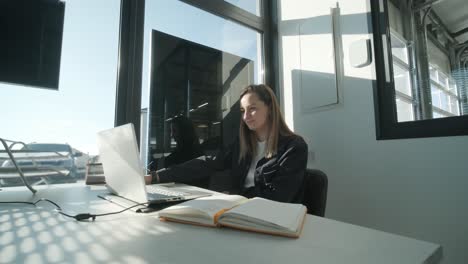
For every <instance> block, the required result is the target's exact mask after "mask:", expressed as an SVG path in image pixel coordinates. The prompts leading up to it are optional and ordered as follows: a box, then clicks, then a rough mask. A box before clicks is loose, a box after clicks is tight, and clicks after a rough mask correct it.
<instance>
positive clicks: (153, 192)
mask: <svg viewBox="0 0 468 264" xmlns="http://www.w3.org/2000/svg"><path fill="white" fill-rule="evenodd" d="M146 192H147V193H148V195H149V197H150V198H151V200H154V199H162V198H168V197H182V196H184V195H185V193H183V192H177V191H171V190H167V189H163V188H159V187H158V186H156V185H146Z"/></svg>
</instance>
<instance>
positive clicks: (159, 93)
mask: <svg viewBox="0 0 468 264" xmlns="http://www.w3.org/2000/svg"><path fill="white" fill-rule="evenodd" d="M228 2H229V3H228ZM192 4H193V5H192ZM223 10H224V11H223ZM232 10H234V11H235V12H234V13H233V14H234V16H231V17H230V16H229V15H228V14H229V12H228V11H232ZM245 10H247V11H248V12H249V13H252V14H249V13H248V12H245ZM260 11H261V10H260V1H250V0H249V1H212V2H209V3H207V4H206V5H204V4H203V3H201V2H193V1H185V0H184V1H169V2H168V1H161V0H146V6H145V23H144V24H145V26H144V52H143V85H142V87H143V88H142V101H141V109H142V131H141V135H142V136H141V144H140V146H141V147H140V149H141V153H142V160H143V162H147V163H148V164H149V167H150V169H159V168H162V167H170V166H172V165H174V164H177V163H181V162H183V161H186V160H188V159H192V158H194V157H197V156H200V155H201V154H206V155H208V156H209V155H211V154H214V153H215V151H216V150H217V149H219V148H220V147H221V146H222V145H226V144H229V143H230V142H231V141H232V140H233V139H234V138H235V137H236V135H237V133H238V125H239V121H240V119H239V117H240V114H239V106H238V105H237V100H238V97H239V94H240V90H241V89H242V88H244V87H245V86H247V85H248V84H253V83H263V82H264V81H265V76H264V74H263V73H264V72H265V70H264V68H265V66H264V44H263V38H264V35H263V34H262V33H263V32H264V25H263V23H264V22H262V23H261V24H260V25H259V24H258V21H263V19H261V18H260V17H259V16H255V15H254V14H260V13H262V12H260ZM223 12H224V13H223ZM236 14H243V15H246V16H247V17H248V18H247V19H244V20H239V19H238V17H236V16H235V15H236ZM224 17H226V18H228V19H226V18H224ZM233 21H234V22H233ZM238 22H240V23H238ZM187 142H190V145H191V147H188V148H187V147H181V146H183V145H184V146H185V145H186V144H187ZM182 149H184V150H183V151H182Z"/></svg>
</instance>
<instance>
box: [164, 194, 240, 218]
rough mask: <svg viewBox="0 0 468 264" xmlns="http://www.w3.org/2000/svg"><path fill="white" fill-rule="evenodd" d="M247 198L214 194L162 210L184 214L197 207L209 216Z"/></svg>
mask: <svg viewBox="0 0 468 264" xmlns="http://www.w3.org/2000/svg"><path fill="white" fill-rule="evenodd" d="M247 200H248V199H247V198H245V197H243V196H240V195H214V196H209V197H201V198H198V199H195V200H190V201H187V202H184V203H181V204H178V205H174V206H171V207H168V208H166V209H164V210H162V211H161V212H163V213H166V214H167V213H174V214H181V215H182V214H184V211H185V212H187V213H188V212H190V211H192V210H193V209H195V210H199V211H201V212H203V213H205V214H208V215H209V216H214V215H215V214H216V213H217V212H219V211H221V210H223V209H229V208H232V207H234V206H236V205H238V204H240V203H242V202H244V201H247ZM187 209H188V210H187Z"/></svg>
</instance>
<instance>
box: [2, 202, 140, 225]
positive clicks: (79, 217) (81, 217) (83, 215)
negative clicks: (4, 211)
mask: <svg viewBox="0 0 468 264" xmlns="http://www.w3.org/2000/svg"><path fill="white" fill-rule="evenodd" d="M39 202H49V203H51V204H53V205H55V207H56V211H57V212H58V213H59V214H61V215H63V216H66V217H70V218H74V219H75V220H77V221H84V220H88V219H92V220H93V221H94V220H96V217H98V216H106V215H113V214H120V213H123V212H125V211H127V210H130V209H132V208H134V207H137V206H141V205H147V204H148V202H146V203H139V204H135V205H133V206H130V207H127V208H125V209H122V210H120V211H116V212H110V213H103V214H90V213H81V214H77V215H70V214H67V213H64V212H62V208H61V207H60V206H59V205H58V204H56V203H55V202H53V201H51V200H49V199H45V198H41V199H39V200H37V201H35V202H23V201H8V202H0V204H29V205H34V206H36V204H38V203H39Z"/></svg>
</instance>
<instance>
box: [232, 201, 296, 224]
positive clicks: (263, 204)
mask: <svg viewBox="0 0 468 264" xmlns="http://www.w3.org/2000/svg"><path fill="white" fill-rule="evenodd" d="M303 212H304V206H303V205H301V204H290V203H281V202H275V201H271V200H266V199H263V198H253V199H250V200H249V202H247V203H245V204H242V206H238V207H235V208H233V209H231V210H230V211H228V212H226V216H227V215H229V214H236V215H242V216H247V217H249V218H254V219H259V220H262V222H269V223H272V224H275V225H278V226H282V227H286V228H287V229H290V230H296V229H297V228H298V226H299V225H300V221H301V218H302V216H303V214H304V213H303ZM242 218H244V219H245V217H242Z"/></svg>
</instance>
